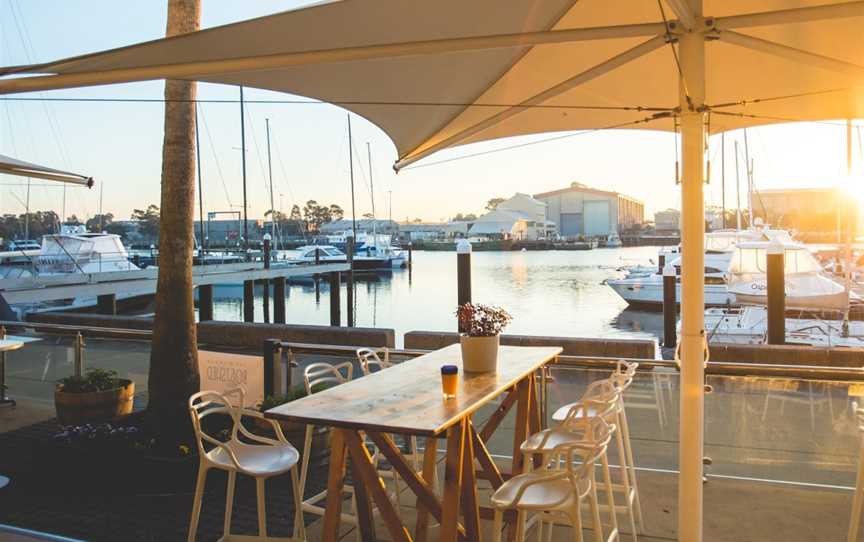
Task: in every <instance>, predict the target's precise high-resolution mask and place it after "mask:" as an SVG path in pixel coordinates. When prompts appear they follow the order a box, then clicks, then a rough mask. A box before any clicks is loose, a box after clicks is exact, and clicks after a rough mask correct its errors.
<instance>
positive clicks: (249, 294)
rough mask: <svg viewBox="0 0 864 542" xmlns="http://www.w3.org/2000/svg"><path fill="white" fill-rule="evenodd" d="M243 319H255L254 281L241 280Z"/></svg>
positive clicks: (246, 320)
mask: <svg viewBox="0 0 864 542" xmlns="http://www.w3.org/2000/svg"><path fill="white" fill-rule="evenodd" d="M243 321H244V322H254V321H255V282H254V281H251V280H244V281H243Z"/></svg>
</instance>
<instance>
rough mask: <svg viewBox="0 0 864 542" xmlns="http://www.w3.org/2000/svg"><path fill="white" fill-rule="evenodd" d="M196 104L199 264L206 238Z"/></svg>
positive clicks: (205, 246) (202, 259) (196, 106)
mask: <svg viewBox="0 0 864 542" xmlns="http://www.w3.org/2000/svg"><path fill="white" fill-rule="evenodd" d="M198 126H199V125H198V102H195V160H196V161H197V162H198V220H199V223H198V225H199V228H198V231H199V232H200V233H199V234H198V235H199V236H200V237H201V239H200V246H201V254H200V256H202V258H201V263H202V264H203V263H204V258H203V256H204V249H206V248H207V245H206V241H205V239H206V237H204V184H203V180H202V179H201V138H200V137H199V135H198Z"/></svg>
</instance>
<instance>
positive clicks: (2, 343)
mask: <svg viewBox="0 0 864 542" xmlns="http://www.w3.org/2000/svg"><path fill="white" fill-rule="evenodd" d="M22 346H24V341H13V340H10V339H0V352H11V351H12V350H18V349H19V348H21V347H22Z"/></svg>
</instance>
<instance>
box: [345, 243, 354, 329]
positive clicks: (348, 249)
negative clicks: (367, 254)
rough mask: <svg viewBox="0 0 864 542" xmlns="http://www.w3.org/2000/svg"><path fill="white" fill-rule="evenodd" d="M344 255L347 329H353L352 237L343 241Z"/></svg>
mask: <svg viewBox="0 0 864 542" xmlns="http://www.w3.org/2000/svg"><path fill="white" fill-rule="evenodd" d="M345 254H346V256H347V258H348V282H347V284H346V285H345V286H346V290H345V301H346V302H347V304H348V315H347V316H348V327H354V236H353V235H350V236H348V238H347V239H346V240H345Z"/></svg>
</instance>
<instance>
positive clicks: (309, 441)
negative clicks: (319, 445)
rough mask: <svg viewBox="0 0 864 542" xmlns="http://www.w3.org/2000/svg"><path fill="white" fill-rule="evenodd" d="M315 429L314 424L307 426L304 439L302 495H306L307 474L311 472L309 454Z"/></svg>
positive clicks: (301, 469) (301, 474) (301, 477)
mask: <svg viewBox="0 0 864 542" xmlns="http://www.w3.org/2000/svg"><path fill="white" fill-rule="evenodd" d="M314 430H315V426H314V425H307V426H306V436H305V438H304V439H303V457H301V458H300V460H301V465H300V495H301V496H303V497H305V495H306V476H307V475H308V474H309V454H310V453H311V450H312V432H313V431H314Z"/></svg>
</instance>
